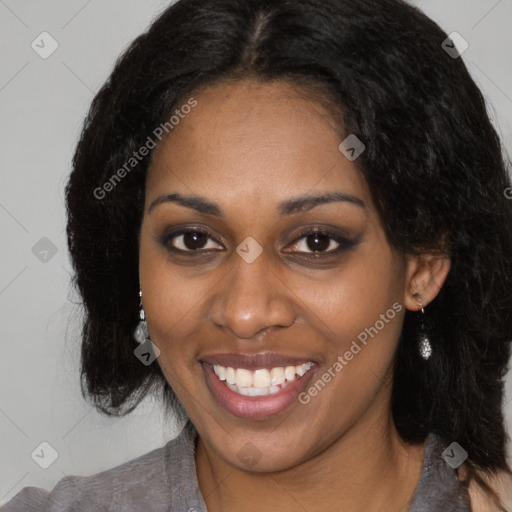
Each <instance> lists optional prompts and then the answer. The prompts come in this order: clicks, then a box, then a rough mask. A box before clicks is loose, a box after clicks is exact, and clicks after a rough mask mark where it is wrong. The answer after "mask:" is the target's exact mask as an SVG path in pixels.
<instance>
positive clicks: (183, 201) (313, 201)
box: [148, 192, 366, 218]
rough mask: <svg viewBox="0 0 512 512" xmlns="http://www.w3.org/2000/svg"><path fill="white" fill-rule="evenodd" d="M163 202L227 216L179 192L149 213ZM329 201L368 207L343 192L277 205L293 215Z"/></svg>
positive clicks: (281, 211)
mask: <svg viewBox="0 0 512 512" xmlns="http://www.w3.org/2000/svg"><path fill="white" fill-rule="evenodd" d="M163 203H176V204H179V205H181V206H184V207H186V208H191V209H193V210H196V211H198V212H199V213H204V214H207V215H214V216H215V217H222V218H225V217H226V215H225V214H224V213H223V212H222V209H221V208H220V207H219V206H218V205H217V204H215V203H213V202H211V201H209V200H208V199H205V198H203V197H199V196H184V195H181V194H178V193H173V194H164V195H162V196H159V197H157V198H156V199H155V200H154V201H153V202H152V203H151V204H150V205H149V208H148V214H149V213H151V212H152V211H153V210H154V209H155V208H156V207H157V206H158V205H160V204H163ZM328 203H349V204H353V205H356V206H358V207H360V208H366V205H365V204H364V202H363V201H362V200H361V199H359V198H358V197H356V196H353V195H351V194H345V193H342V192H328V193H326V194H318V195H305V196H298V197H295V198H292V199H288V200H286V201H283V202H282V203H280V204H279V205H278V207H277V210H278V212H279V215H281V217H284V216H285V215H291V214H293V213H298V212H307V211H309V210H312V209H313V208H315V207H316V206H320V205H323V204H328Z"/></svg>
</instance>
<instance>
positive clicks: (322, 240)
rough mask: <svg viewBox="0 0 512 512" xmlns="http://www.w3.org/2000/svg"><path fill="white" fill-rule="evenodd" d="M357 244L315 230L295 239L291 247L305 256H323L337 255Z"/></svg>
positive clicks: (332, 234) (341, 237)
mask: <svg viewBox="0 0 512 512" xmlns="http://www.w3.org/2000/svg"><path fill="white" fill-rule="evenodd" d="M354 245H355V242H353V241H351V240H348V239H347V238H345V237H343V236H341V235H339V234H337V233H331V232H329V231H321V230H313V231H308V232H306V233H303V234H302V235H301V236H300V237H299V238H297V239H295V241H294V242H293V244H292V245H291V246H289V247H291V251H288V250H287V251H286V252H294V253H299V254H304V255H305V256H311V255H313V256H321V255H331V254H337V253H339V252H341V251H343V250H344V249H350V248H352V247H354Z"/></svg>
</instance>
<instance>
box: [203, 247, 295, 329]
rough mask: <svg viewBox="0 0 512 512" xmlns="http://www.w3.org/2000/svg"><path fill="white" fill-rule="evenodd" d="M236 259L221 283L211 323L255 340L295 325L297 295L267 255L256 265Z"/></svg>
mask: <svg viewBox="0 0 512 512" xmlns="http://www.w3.org/2000/svg"><path fill="white" fill-rule="evenodd" d="M236 258H238V260H235V262H234V263H233V268H232V269H231V270H230V271H228V273H227V274H226V276H225V277H224V278H223V279H222V280H221V282H219V284H218V287H217V292H216V293H215V294H214V297H213V301H212V303H211V307H210V320H211V321H212V322H213V323H214V324H215V325H217V326H219V327H222V328H224V329H226V330H228V331H230V334H231V335H232V336H234V337H236V338H239V339H251V338H254V337H255V336H256V335H257V334H258V333H259V332H260V331H262V330H265V329H268V328H271V327H289V326H291V325H293V324H294V323H295V320H296V312H295V309H294V307H293V302H292V297H293V292H292V291H291V290H290V289H289V288H288V287H287V285H286V284H285V283H284V281H283V280H282V279H281V278H280V276H278V275H277V274H276V272H275V270H274V269H272V268H271V267H270V266H269V263H268V259H267V258H266V257H265V255H264V253H263V254H261V255H260V256H259V257H258V258H257V259H256V260H255V261H253V262H252V263H247V262H246V261H244V260H243V259H242V258H239V257H238V255H237V256H236Z"/></svg>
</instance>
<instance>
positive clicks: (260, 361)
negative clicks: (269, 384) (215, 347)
mask: <svg viewBox="0 0 512 512" xmlns="http://www.w3.org/2000/svg"><path fill="white" fill-rule="evenodd" d="M199 361H200V362H201V363H208V364H211V365H214V364H218V365H221V366H226V367H231V368H246V369H247V370H257V369H258V368H276V367H279V366H284V367H286V366H299V365H301V364H304V363H309V362H312V363H315V361H314V360H313V359H311V358H309V357H297V356H289V355H285V354H275V353H271V352H264V353H259V354H251V353H248V352H247V353H230V354H228V353H225V354H210V355H206V356H203V357H200V358H199Z"/></svg>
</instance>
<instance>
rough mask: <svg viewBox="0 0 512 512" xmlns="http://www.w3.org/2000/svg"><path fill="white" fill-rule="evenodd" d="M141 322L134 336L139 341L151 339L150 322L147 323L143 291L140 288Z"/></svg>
mask: <svg viewBox="0 0 512 512" xmlns="http://www.w3.org/2000/svg"><path fill="white" fill-rule="evenodd" d="M139 319H140V320H139V323H138V325H137V327H136V328H135V332H134V333H133V337H134V338H135V339H136V340H137V341H138V342H139V343H144V342H145V341H146V340H149V331H148V324H147V323H146V313H145V312H144V308H143V307H142V291H141V290H139Z"/></svg>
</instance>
